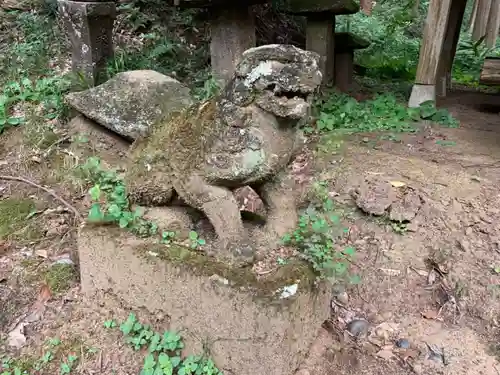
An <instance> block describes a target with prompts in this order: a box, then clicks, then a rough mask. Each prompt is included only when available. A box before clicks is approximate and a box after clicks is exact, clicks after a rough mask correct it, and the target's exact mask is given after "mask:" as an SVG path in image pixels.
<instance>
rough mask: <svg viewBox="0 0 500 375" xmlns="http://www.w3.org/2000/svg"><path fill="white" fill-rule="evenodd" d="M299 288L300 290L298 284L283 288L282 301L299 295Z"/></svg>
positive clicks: (281, 290)
mask: <svg viewBox="0 0 500 375" xmlns="http://www.w3.org/2000/svg"><path fill="white" fill-rule="evenodd" d="M298 288H299V285H298V284H293V285H287V286H285V287H283V288H282V289H280V292H281V295H280V299H284V298H289V297H292V296H293V295H295V294H296V293H297V290H298Z"/></svg>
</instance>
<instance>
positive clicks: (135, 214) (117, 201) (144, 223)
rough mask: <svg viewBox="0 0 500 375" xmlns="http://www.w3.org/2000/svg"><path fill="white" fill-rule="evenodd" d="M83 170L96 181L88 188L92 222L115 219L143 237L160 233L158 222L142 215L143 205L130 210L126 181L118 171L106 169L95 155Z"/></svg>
mask: <svg viewBox="0 0 500 375" xmlns="http://www.w3.org/2000/svg"><path fill="white" fill-rule="evenodd" d="M81 170H82V171H83V172H84V175H85V177H86V178H87V180H88V181H89V182H91V183H93V184H94V185H93V186H92V187H91V188H90V190H89V194H90V197H91V198H92V201H93V202H94V203H92V206H91V207H90V211H89V214H88V220H89V221H90V222H94V223H115V224H117V225H118V226H119V227H120V228H122V229H128V230H130V231H131V232H133V233H135V234H137V235H139V236H142V237H146V236H152V235H155V234H157V232H158V226H157V225H156V224H154V223H152V222H151V221H148V220H145V219H144V218H143V217H142V216H143V210H142V209H141V208H140V207H138V208H137V209H135V210H134V211H132V210H131V204H130V202H129V199H128V197H127V192H126V188H125V185H124V183H123V180H122V179H121V178H120V177H119V176H118V174H117V173H116V171H113V170H106V169H103V168H102V167H101V162H100V160H99V158H96V157H90V158H89V159H88V160H87V161H86V163H85V164H84V165H83V166H81Z"/></svg>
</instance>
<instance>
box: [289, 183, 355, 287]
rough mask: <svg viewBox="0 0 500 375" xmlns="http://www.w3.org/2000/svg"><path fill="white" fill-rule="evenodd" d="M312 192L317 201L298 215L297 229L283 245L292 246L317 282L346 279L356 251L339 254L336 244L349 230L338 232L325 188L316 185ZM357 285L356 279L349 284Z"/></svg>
mask: <svg viewBox="0 0 500 375" xmlns="http://www.w3.org/2000/svg"><path fill="white" fill-rule="evenodd" d="M314 190H315V191H314V194H315V196H316V201H313V202H312V203H311V204H310V205H309V207H308V208H307V209H306V210H305V211H304V212H303V213H302V214H301V215H300V217H299V223H298V227H297V229H295V230H294V231H293V232H292V233H289V234H286V235H285V236H284V237H283V239H282V241H283V243H284V244H286V245H292V246H295V247H296V248H297V249H298V250H299V251H300V253H301V256H302V257H303V258H304V259H305V260H307V261H308V262H309V263H311V265H312V267H313V269H314V270H315V271H316V272H318V274H319V277H320V278H322V279H330V280H334V279H338V278H342V277H345V275H346V273H347V271H348V264H349V261H350V259H351V258H352V257H353V256H354V253H355V250H354V248H352V247H347V248H345V249H343V250H338V249H336V248H335V240H336V238H338V237H339V236H340V235H343V234H344V233H346V232H348V230H346V229H341V228H340V217H339V216H338V215H337V214H336V212H335V209H334V208H335V207H334V203H333V201H332V200H331V199H330V198H329V197H328V190H327V186H326V184H325V183H324V182H319V183H316V184H315V187H314ZM357 281H358V277H357V276H354V277H351V282H357Z"/></svg>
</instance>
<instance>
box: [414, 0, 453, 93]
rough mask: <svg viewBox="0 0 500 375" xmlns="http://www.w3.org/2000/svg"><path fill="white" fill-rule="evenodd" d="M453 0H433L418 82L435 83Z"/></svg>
mask: <svg viewBox="0 0 500 375" xmlns="http://www.w3.org/2000/svg"><path fill="white" fill-rule="evenodd" d="M451 3H452V0H431V2H430V4H429V11H428V13H427V19H426V23H425V28H424V37H423V42H422V46H421V47H420V56H419V61H418V68H417V77H416V83H417V84H421V85H435V84H436V76H437V71H438V65H439V59H440V58H441V52H442V50H443V44H444V39H445V36H446V31H447V25H448V18H449V16H450V9H451Z"/></svg>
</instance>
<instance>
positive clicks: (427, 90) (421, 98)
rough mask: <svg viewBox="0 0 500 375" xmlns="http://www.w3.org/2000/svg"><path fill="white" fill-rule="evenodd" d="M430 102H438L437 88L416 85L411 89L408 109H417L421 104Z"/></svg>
mask: <svg viewBox="0 0 500 375" xmlns="http://www.w3.org/2000/svg"><path fill="white" fill-rule="evenodd" d="M428 100H436V86H435V85H420V84H418V83H415V84H414V85H413V88H412V89H411V95H410V100H409V101H408V107H410V108H416V107H419V106H420V104H422V103H423V102H426V101H428Z"/></svg>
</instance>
